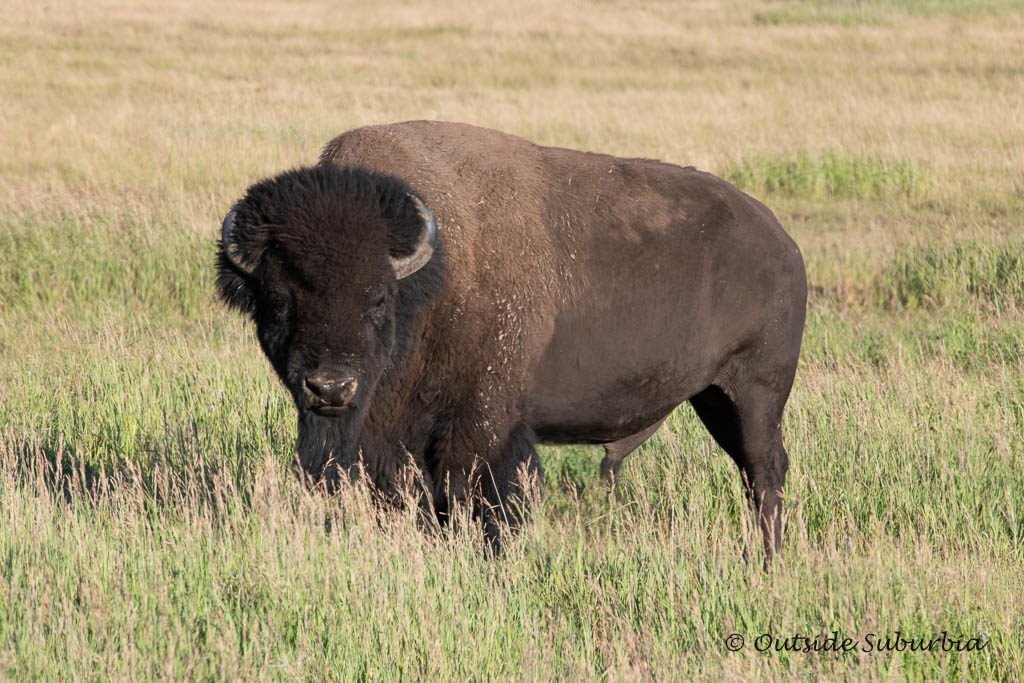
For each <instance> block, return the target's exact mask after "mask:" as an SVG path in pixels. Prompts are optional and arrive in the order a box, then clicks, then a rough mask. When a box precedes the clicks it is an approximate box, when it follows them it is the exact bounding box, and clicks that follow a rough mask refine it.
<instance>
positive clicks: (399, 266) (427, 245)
mask: <svg viewBox="0 0 1024 683" xmlns="http://www.w3.org/2000/svg"><path fill="white" fill-rule="evenodd" d="M409 199H411V200H412V202H413V204H414V205H415V206H416V213H418V214H419V215H420V218H421V219H422V220H423V229H422V230H421V231H420V237H419V239H418V240H416V246H415V247H414V248H413V251H412V253H411V254H409V255H408V256H403V257H401V258H394V257H392V258H391V267H392V268H394V269H395V279H397V280H401V279H402V278H405V277H409V276H410V275H412V274H413V273H415V272H416V271H417V270H419V269H420V268H422V267H423V266H425V265H427V262H428V261H430V257H431V256H433V255H434V243H435V242H437V220H436V219H435V218H434V214H432V213H431V212H430V209H428V208H427V205H426V204H424V203H423V201H422V200H420V198H419V197H417V196H415V195H409Z"/></svg>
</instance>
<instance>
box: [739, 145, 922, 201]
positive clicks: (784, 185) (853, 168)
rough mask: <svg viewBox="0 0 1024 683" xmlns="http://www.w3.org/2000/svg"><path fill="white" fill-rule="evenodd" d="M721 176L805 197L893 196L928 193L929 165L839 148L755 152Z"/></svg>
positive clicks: (751, 188)
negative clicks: (780, 154)
mask: <svg viewBox="0 0 1024 683" xmlns="http://www.w3.org/2000/svg"><path fill="white" fill-rule="evenodd" d="M722 177H723V178H725V179H726V180H728V181H730V182H732V183H733V184H735V185H736V186H737V187H739V188H740V189H742V190H745V191H747V192H750V193H753V194H758V195H769V196H770V195H780V196H783V197H791V198H801V199H824V198H828V199H893V198H914V197H921V196H924V195H925V194H926V192H927V190H928V186H929V174H928V172H927V170H925V169H923V168H920V167H919V165H917V164H915V163H913V162H912V161H908V160H884V159H879V158H873V157H867V158H859V157H852V156H849V155H845V154H840V153H836V152H828V153H825V154H823V155H821V156H815V157H812V156H809V155H806V154H799V155H796V156H793V157H790V158H774V157H763V156H759V155H753V156H749V157H744V158H743V159H742V160H741V161H739V162H738V163H734V164H731V165H729V166H727V167H726V168H725V169H724V170H723V171H722Z"/></svg>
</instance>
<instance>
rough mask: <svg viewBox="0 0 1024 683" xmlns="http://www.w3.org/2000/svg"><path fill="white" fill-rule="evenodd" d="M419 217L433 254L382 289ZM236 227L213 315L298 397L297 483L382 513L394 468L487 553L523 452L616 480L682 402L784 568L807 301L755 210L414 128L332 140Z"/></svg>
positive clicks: (727, 189) (574, 159) (632, 170)
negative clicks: (569, 454)
mask: <svg viewBox="0 0 1024 683" xmlns="http://www.w3.org/2000/svg"><path fill="white" fill-rule="evenodd" d="M414 193H415V195H414ZM413 196H415V197H418V198H419V199H420V200H421V201H423V202H425V203H426V205H427V206H428V207H429V209H430V211H431V212H432V213H433V215H434V217H435V218H436V219H437V224H438V226H439V229H438V233H439V235H440V237H439V239H438V243H437V247H436V250H435V252H434V254H433V258H432V259H431V260H430V262H429V263H428V264H427V265H426V266H425V267H423V268H422V269H421V270H419V271H417V272H415V273H414V274H412V275H411V276H409V277H407V278H404V279H396V271H395V269H394V268H392V266H391V262H390V260H389V257H400V256H404V255H406V254H408V253H410V251H411V250H412V249H413V245H414V243H415V242H416V240H417V238H418V235H419V234H420V231H421V230H423V226H424V218H423V217H422V216H421V215H420V214H419V213H418V212H417V207H416V206H415V200H414V199H412V197H413ZM235 208H236V211H235V213H234V214H232V215H233V216H234V219H233V223H230V224H231V225H234V231H233V233H231V234H232V239H231V244H230V245H222V249H221V252H220V255H219V257H218V284H219V288H220V292H221V295H222V297H223V298H224V299H225V300H226V301H227V302H228V303H229V304H231V305H232V306H234V307H236V308H238V309H239V310H241V311H243V312H245V313H248V314H249V315H251V316H252V318H253V319H254V320H255V322H256V326H257V330H258V336H259V340H260V344H261V345H262V347H263V350H264V351H265V352H266V354H267V356H268V357H269V358H270V361H271V363H272V364H273V366H274V368H275V370H276V371H277V373H278V375H279V376H280V377H281V379H282V381H283V382H284V383H285V384H286V385H287V386H288V388H289V390H290V391H291V392H292V396H293V398H294V399H295V404H296V408H297V409H298V414H299V438H298V444H297V452H298V459H299V461H300V463H301V465H302V468H303V469H304V471H305V472H306V473H307V474H308V475H309V477H310V478H311V480H313V481H314V482H324V483H325V484H326V485H327V487H328V488H330V487H332V486H333V485H334V484H335V483H336V482H338V481H339V480H340V478H341V477H343V476H346V475H348V474H351V473H352V472H353V470H354V469H356V468H357V465H358V464H359V463H360V462H361V463H362V465H363V466H364V467H365V468H366V472H367V473H368V475H369V477H370V478H371V479H372V480H373V482H374V483H375V484H376V486H377V488H378V490H380V491H381V492H383V493H384V494H385V497H390V498H394V497H395V496H397V495H398V493H400V489H401V485H400V483H399V482H400V481H401V480H402V478H401V477H400V476H399V471H400V470H401V469H402V468H403V467H404V466H406V465H409V464H411V465H412V466H413V469H414V470H415V471H417V472H418V473H419V475H420V477H419V480H420V482H421V484H422V486H423V489H424V495H423V500H424V503H423V505H424V507H425V509H429V510H430V512H431V513H432V514H434V515H437V517H438V518H439V519H441V520H442V521H443V520H444V519H445V518H446V517H447V515H448V514H449V511H450V509H451V504H452V502H453V501H459V500H472V499H474V498H475V499H477V500H479V501H482V505H481V507H480V508H479V512H480V516H481V519H482V522H483V523H484V526H485V529H486V531H487V535H488V537H489V538H492V539H497V538H498V535H499V533H498V530H499V529H500V528H501V527H502V524H503V523H504V522H507V523H508V524H509V525H510V526H512V527H513V528H514V527H515V526H517V525H518V524H519V523H520V522H521V520H522V516H523V514H525V507H524V505H525V501H524V500H523V498H524V495H523V489H522V488H521V486H522V482H521V479H520V475H521V474H526V475H527V477H534V476H539V474H540V468H539V465H538V462H537V454H536V451H535V448H534V446H535V444H536V443H538V442H548V443H594V444H605V447H606V451H607V455H606V458H605V462H604V463H603V466H602V471H603V472H604V473H605V475H606V476H607V477H608V478H609V479H611V478H614V477H615V476H616V475H617V474H618V468H619V464H620V463H621V461H622V459H623V458H624V457H625V456H626V455H628V454H629V452H631V451H632V450H633V449H635V448H636V447H638V446H639V445H640V444H641V443H643V441H645V440H646V439H647V438H649V437H650V436H651V435H652V434H653V433H654V431H655V430H656V429H657V427H658V425H659V424H660V423H661V422H662V421H663V420H664V418H665V416H666V415H668V414H669V413H670V412H671V411H672V410H673V409H674V408H675V407H676V406H677V405H679V404H680V403H681V402H683V401H686V400H690V401H691V402H692V403H693V406H694V408H695V409H696V411H697V414H698V416H700V418H701V420H702V421H703V422H704V424H705V425H706V426H707V428H708V430H709V431H710V432H711V434H712V435H713V436H714V438H715V439H716V440H717V442H718V443H719V445H720V446H721V447H722V448H723V449H724V450H725V451H726V452H727V453H729V455H730V456H732V458H733V460H734V461H735V462H736V464H737V466H738V467H739V469H740V472H741V474H742V475H743V477H744V482H745V485H746V488H747V495H748V497H749V499H750V504H751V507H752V509H753V510H754V512H755V513H756V514H757V517H758V520H759V523H760V526H761V530H762V532H763V535H764V541H765V548H766V550H767V551H768V553H769V554H770V553H771V552H772V551H773V550H774V549H776V548H777V547H778V544H779V543H780V541H781V531H782V526H781V511H782V505H781V493H782V486H783V483H784V481H785V475H786V470H787V467H788V456H787V454H786V450H785V448H784V447H783V445H782V438H781V432H780V423H781V419H782V412H783V408H784V406H785V403H786V400H787V398H788V396H789V391H790V387H791V386H792V382H793V377H794V373H795V370H796V366H797V358H798V356H799V351H800V341H801V336H802V332H803V325H804V310H805V301H806V294H807V290H806V281H805V276H804V267H803V261H802V259H801V256H800V252H799V250H798V249H797V247H796V245H795V244H794V243H793V241H792V240H791V239H790V238H789V237H788V236H787V235H786V233H785V232H784V231H783V230H782V227H781V226H780V225H779V223H778V221H777V220H776V219H775V217H774V216H773V215H772V213H771V211H769V210H768V209H767V208H766V207H765V206H764V205H762V204H761V203H760V202H758V201H756V200H754V199H752V198H751V197H748V196H747V195H745V194H743V193H742V192H740V191H738V190H737V189H736V188H734V187H732V186H731V185H729V184H728V183H726V182H725V181H723V180H721V179H719V178H715V177H714V176H711V175H709V174H707V173H701V172H700V171H697V170H695V169H692V168H680V167H678V166H673V165H671V164H664V163H660V162H657V161H651V160H646V159H620V158H615V157H610V156H605V155H600V154H589V153H582V152H576V151H572V150H566V149H559V148H553V147H540V146H537V145H534V144H532V143H530V142H527V141H525V140H522V139H520V138H516V137H512V136H509V135H504V134H502V133H498V132H496V131H490V130H485V129H482V128H474V127H472V126H465V125H460V124H451V123H440V122H426V121H414V122H407V123H401V124H393V125H388V126H377V127H370V128H361V129H358V130H355V131H351V132H349V133H345V134H344V135H341V136H339V137H338V138H336V139H335V140H333V141H332V142H331V143H330V144H329V145H328V146H327V147H326V148H325V150H324V152H323V155H322V157H321V162H320V164H319V165H318V166H316V167H313V168H304V169H298V170H295V171H289V172H287V173H283V174H281V175H279V176H277V177H276V178H273V179H270V180H265V181H263V182H260V183H258V184H256V185H254V186H253V187H251V188H250V189H249V191H248V192H247V193H246V195H245V197H244V198H243V199H242V200H241V201H240V202H239V203H238V204H237V205H236V207H235ZM226 224H227V223H226ZM427 224H429V221H427ZM229 246H230V247H231V249H232V255H233V258H235V259H236V261H235V263H239V262H241V263H244V264H246V266H245V267H244V268H239V267H236V266H235V265H234V263H233V262H232V261H231V260H230V259H229V258H228V257H227V255H226V248H227V247H229ZM239 259H240V260H239ZM250 271H251V272H250ZM324 368H328V369H331V368H343V370H344V372H345V373H348V374H349V375H351V376H352V377H356V378H357V379H358V392H357V393H355V394H353V395H354V400H353V402H352V403H351V405H348V406H346V407H345V408H344V410H345V411H347V412H343V413H338V414H334V415H333V416H329V417H328V416H324V414H322V413H323V410H322V409H321V407H318V406H317V404H316V403H315V401H316V400H317V399H316V398H313V399H311V398H310V395H311V394H310V389H309V387H311V386H314V385H315V382H317V381H319V380H318V379H317V378H319V377H321V376H322V375H321V374H320V373H322V372H323V371H324ZM346 376H348V375H346ZM311 378H312V379H311ZM339 381H340V380H339ZM310 382H314V384H310ZM338 386H341V385H340V384H338ZM353 386H354V385H353ZM311 400H312V401H314V403H310V401H311ZM311 406H312V408H311ZM313 410H318V411H320V413H319V414H318V413H316V412H313Z"/></svg>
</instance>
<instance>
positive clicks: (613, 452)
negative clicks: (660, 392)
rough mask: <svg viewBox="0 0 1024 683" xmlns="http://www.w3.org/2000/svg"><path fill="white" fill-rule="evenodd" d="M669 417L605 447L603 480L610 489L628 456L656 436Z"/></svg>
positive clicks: (602, 468)
mask: <svg viewBox="0 0 1024 683" xmlns="http://www.w3.org/2000/svg"><path fill="white" fill-rule="evenodd" d="M669 415H671V413H669V414H667V415H665V417H663V418H661V419H660V420H658V421H657V422H655V423H654V424H652V425H651V426H650V427H647V428H646V429H643V430H641V431H639V432H637V433H636V434H632V435H630V436H627V437H626V438H625V439H619V440H618V441H613V442H611V443H606V444H605V445H604V458H603V459H602V460H601V479H603V480H604V482H605V484H607V485H608V487H609V488H611V487H613V486H614V485H615V482H616V481H618V479H619V470H620V469H621V468H622V461H623V460H625V459H626V456H627V455H629V454H630V453H632V452H633V451H635V450H636V449H637V448H640V446H641V445H642V444H643V443H644V442H645V441H647V439H649V438H651V437H652V436H654V432H656V431H658V427H660V426H661V425H662V423H663V422H664V421H665V420H666V419H667V418H668V416H669Z"/></svg>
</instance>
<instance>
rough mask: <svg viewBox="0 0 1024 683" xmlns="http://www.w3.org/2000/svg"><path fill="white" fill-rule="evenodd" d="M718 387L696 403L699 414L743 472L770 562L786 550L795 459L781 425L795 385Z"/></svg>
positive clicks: (695, 397) (747, 493) (711, 387)
mask: <svg viewBox="0 0 1024 683" xmlns="http://www.w3.org/2000/svg"><path fill="white" fill-rule="evenodd" d="M726 387H727V388H723V387H722V386H719V385H716V384H712V385H711V386H709V387H708V388H707V389H705V390H704V391H702V392H700V393H699V394H697V395H696V396H694V397H693V398H691V399H690V403H691V404H692V405H693V408H694V410H695V411H696V413H697V416H698V417H699V418H700V419H701V422H703V423H704V426H706V427H707V429H708V431H709V432H711V436H713V437H714V439H715V441H716V442H718V445H719V446H721V447H722V449H723V450H724V451H725V452H726V453H728V454H729V455H730V456H731V457H732V459H733V461H735V463H736V465H737V467H738V468H739V470H740V475H741V476H742V477H743V485H744V490H745V492H746V496H747V501H748V503H749V505H750V508H751V510H752V511H753V512H754V514H755V518H756V519H757V522H758V526H759V527H760V529H761V534H762V536H763V540H764V549H765V558H766V559H765V564H766V566H767V563H768V562H770V560H771V557H772V555H773V554H774V553H775V552H778V551H779V550H780V549H781V546H782V487H783V485H784V484H785V481H786V471H787V469H788V468H789V456H788V454H787V453H786V449H785V447H784V446H783V445H782V432H781V429H780V422H781V419H782V409H783V406H784V405H785V402H786V398H787V397H788V393H789V391H788V389H789V384H788V383H787V384H786V386H785V387H782V388H778V387H774V386H772V385H771V384H769V383H760V382H751V383H749V384H746V385H744V384H740V383H736V382H729V383H726Z"/></svg>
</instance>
